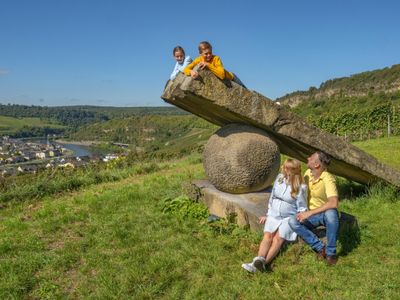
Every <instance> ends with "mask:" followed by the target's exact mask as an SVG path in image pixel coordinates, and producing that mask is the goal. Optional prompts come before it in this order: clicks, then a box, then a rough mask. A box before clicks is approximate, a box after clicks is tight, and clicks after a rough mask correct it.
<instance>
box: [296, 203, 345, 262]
mask: <svg viewBox="0 0 400 300" xmlns="http://www.w3.org/2000/svg"><path fill="white" fill-rule="evenodd" d="M321 225H323V226H325V228H326V239H327V241H326V255H328V256H332V255H336V240H337V234H338V230H339V216H338V211H337V209H328V210H326V211H324V212H322V213H319V214H316V215H312V216H311V217H309V218H308V219H306V220H305V221H304V222H303V223H300V222H299V221H297V219H296V216H293V217H291V218H290V219H289V226H290V227H291V228H292V230H293V231H294V232H296V233H297V234H298V235H299V236H300V237H301V238H302V239H303V240H304V242H306V243H307V244H308V245H310V246H311V248H312V249H313V250H314V251H315V252H319V251H321V250H322V248H324V244H323V243H322V242H321V240H320V239H319V238H318V237H317V236H316V235H315V234H314V233H313V232H312V231H311V230H313V229H314V228H316V227H318V226H321Z"/></svg>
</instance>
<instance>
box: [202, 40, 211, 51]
mask: <svg viewBox="0 0 400 300" xmlns="http://www.w3.org/2000/svg"><path fill="white" fill-rule="evenodd" d="M205 49H210V51H211V52H212V46H211V44H210V43H209V42H207V41H202V42H200V43H199V53H200V54H201V53H202V52H203V50H205Z"/></svg>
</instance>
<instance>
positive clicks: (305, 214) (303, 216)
mask: <svg viewBox="0 0 400 300" xmlns="http://www.w3.org/2000/svg"><path fill="white" fill-rule="evenodd" d="M311 216H312V214H311V213H310V211H303V212H300V213H298V214H297V215H296V219H297V221H299V222H300V223H303V222H304V220H306V219H308V218H309V217H311Z"/></svg>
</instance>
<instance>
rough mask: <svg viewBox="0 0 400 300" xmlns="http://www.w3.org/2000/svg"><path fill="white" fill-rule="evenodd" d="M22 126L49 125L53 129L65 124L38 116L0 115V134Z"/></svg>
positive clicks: (13, 130)
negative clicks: (17, 116)
mask: <svg viewBox="0 0 400 300" xmlns="http://www.w3.org/2000/svg"><path fill="white" fill-rule="evenodd" d="M24 127H29V128H31V127H49V128H54V129H62V128H65V126H62V125H59V124H56V123H53V122H50V121H48V120H42V119H40V118H13V117H6V116H0V135H3V134H12V133H14V132H16V131H18V130H20V129H22V128H24Z"/></svg>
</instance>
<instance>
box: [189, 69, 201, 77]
mask: <svg viewBox="0 0 400 300" xmlns="http://www.w3.org/2000/svg"><path fill="white" fill-rule="evenodd" d="M190 76H191V77H192V78H195V79H196V78H197V77H199V73H197V72H196V71H193V70H190Z"/></svg>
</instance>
